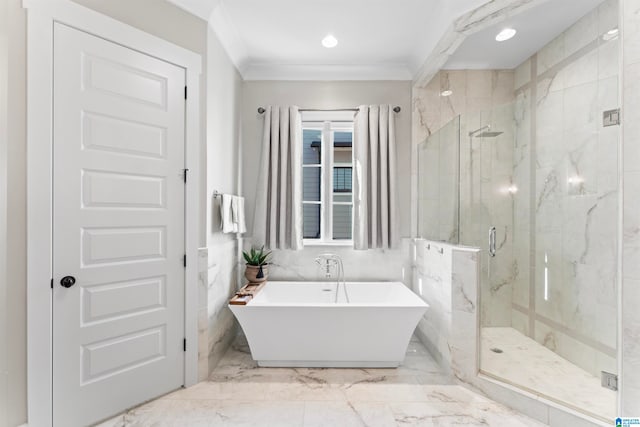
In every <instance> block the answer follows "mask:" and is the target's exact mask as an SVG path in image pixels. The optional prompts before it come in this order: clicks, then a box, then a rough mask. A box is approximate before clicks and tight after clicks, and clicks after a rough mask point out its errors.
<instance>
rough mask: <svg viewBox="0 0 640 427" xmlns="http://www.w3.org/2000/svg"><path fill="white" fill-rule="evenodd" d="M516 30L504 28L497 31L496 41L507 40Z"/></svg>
mask: <svg viewBox="0 0 640 427" xmlns="http://www.w3.org/2000/svg"><path fill="white" fill-rule="evenodd" d="M516 32H517V31H516V30H514V29H513V28H505V29H504V30H502V31H500V32H499V33H498V35H497V36H496V41H499V42H503V41H505V40H509V39H510V38H511V37H513V36H515V35H516Z"/></svg>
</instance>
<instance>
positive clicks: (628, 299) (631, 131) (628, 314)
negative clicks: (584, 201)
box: [620, 0, 640, 417]
mask: <svg viewBox="0 0 640 427" xmlns="http://www.w3.org/2000/svg"><path fill="white" fill-rule="evenodd" d="M620 5H621V8H622V13H621V16H622V17H623V21H622V28H621V30H622V87H623V90H624V96H623V104H622V115H623V117H622V130H623V143H622V152H623V156H622V158H623V163H622V168H623V177H622V179H623V186H624V187H623V188H624V198H623V204H624V206H623V213H622V218H623V219H622V223H623V230H622V232H623V233H622V234H623V240H622V245H623V247H622V262H623V264H622V265H623V267H622V268H623V270H622V271H623V275H622V307H621V309H622V330H621V331H620V334H621V335H622V352H621V354H622V371H621V372H620V374H621V391H622V392H621V397H622V402H621V408H622V414H621V415H623V416H627V417H632V416H634V417H637V416H638V402H640V310H638V306H639V305H640V144H639V141H640V1H638V0H621V2H620ZM634 414H635V415H634Z"/></svg>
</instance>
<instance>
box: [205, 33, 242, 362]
mask: <svg viewBox="0 0 640 427" xmlns="http://www.w3.org/2000/svg"><path fill="white" fill-rule="evenodd" d="M207 70H208V71H207V155H206V164H207V185H206V194H205V195H204V198H203V202H204V203H206V208H204V209H205V210H206V216H205V218H206V220H205V222H206V239H207V248H208V257H207V258H208V261H207V263H208V265H207V280H206V284H207V289H206V294H207V301H208V302H207V305H206V307H203V306H201V308H200V310H206V316H205V312H204V311H203V312H201V313H200V318H206V319H207V322H208V333H209V339H208V350H207V354H208V365H209V371H211V370H212V369H213V368H215V366H216V365H217V363H218V362H219V361H220V358H221V357H222V355H223V354H224V352H225V351H226V350H227V348H228V347H229V345H230V343H231V341H232V340H233V338H234V336H235V332H236V329H235V321H234V318H233V315H232V314H231V312H230V311H229V309H228V308H227V301H228V299H229V297H230V296H231V294H233V293H234V292H235V291H236V287H237V285H238V278H237V275H238V268H237V266H238V262H237V260H238V248H239V247H240V246H241V245H240V244H239V243H238V239H237V238H236V235H235V234H222V232H221V231H220V198H217V199H216V198H214V197H213V194H214V192H215V191H218V192H220V193H230V194H240V193H241V191H242V189H241V188H240V179H239V173H238V171H239V159H240V154H239V153H240V151H239V147H240V116H241V101H242V97H241V93H242V78H241V77H240V74H239V73H238V71H237V70H236V68H235V67H234V65H233V63H232V62H231V60H230V59H229V57H228V56H227V54H226V52H225V50H224V48H223V47H222V45H221V44H220V42H219V40H218V38H217V37H216V35H215V32H214V31H213V29H211V28H209V30H208V34H207Z"/></svg>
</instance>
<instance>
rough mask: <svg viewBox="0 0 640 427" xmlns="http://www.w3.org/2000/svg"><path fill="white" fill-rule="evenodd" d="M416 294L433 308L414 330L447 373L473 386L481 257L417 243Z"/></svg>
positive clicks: (443, 245)
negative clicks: (471, 383)
mask: <svg viewBox="0 0 640 427" xmlns="http://www.w3.org/2000/svg"><path fill="white" fill-rule="evenodd" d="M410 253H411V255H412V260H413V274H414V281H413V290H414V292H415V293H416V294H417V295H419V296H420V297H421V298H422V299H424V301H425V302H426V303H427V304H429V309H428V310H427V312H426V313H425V315H424V317H423V318H422V319H421V321H420V323H419V324H418V328H417V330H416V334H417V335H418V337H419V338H420V340H421V341H422V342H423V343H424V344H425V346H426V347H427V348H428V349H429V351H430V353H431V354H432V355H433V356H434V358H435V359H436V360H437V361H438V363H440V365H441V366H442V367H443V368H444V369H445V370H446V371H448V372H451V373H453V374H454V375H455V376H456V377H457V378H458V379H460V380H463V381H471V379H473V378H475V375H476V372H477V358H478V351H477V339H478V334H477V330H478V312H477V300H478V287H479V286H478V285H479V280H480V278H479V256H478V255H479V251H478V250H477V249H472V248H463V247H460V246H454V245H450V244H447V243H442V242H436V241H430V240H425V239H414V240H413V242H412V244H411V250H410Z"/></svg>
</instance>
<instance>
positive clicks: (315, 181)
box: [302, 116, 353, 244]
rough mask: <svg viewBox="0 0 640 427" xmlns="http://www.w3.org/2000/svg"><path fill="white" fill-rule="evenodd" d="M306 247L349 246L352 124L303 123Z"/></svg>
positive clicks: (351, 205) (347, 122) (349, 122)
mask: <svg viewBox="0 0 640 427" xmlns="http://www.w3.org/2000/svg"><path fill="white" fill-rule="evenodd" d="M302 136H303V138H302V141H303V150H302V156H303V159H302V168H303V169H302V178H303V194H302V200H303V202H302V203H303V206H302V208H303V228H304V239H305V243H307V244H309V243H311V244H312V243H339V242H343V243H350V242H351V239H352V230H353V194H352V188H353V176H352V168H353V149H352V142H353V120H352V116H351V117H350V119H349V120H340V121H337V120H334V121H330V120H322V121H321V120H317V121H316V120H313V121H304V120H303V123H302Z"/></svg>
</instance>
